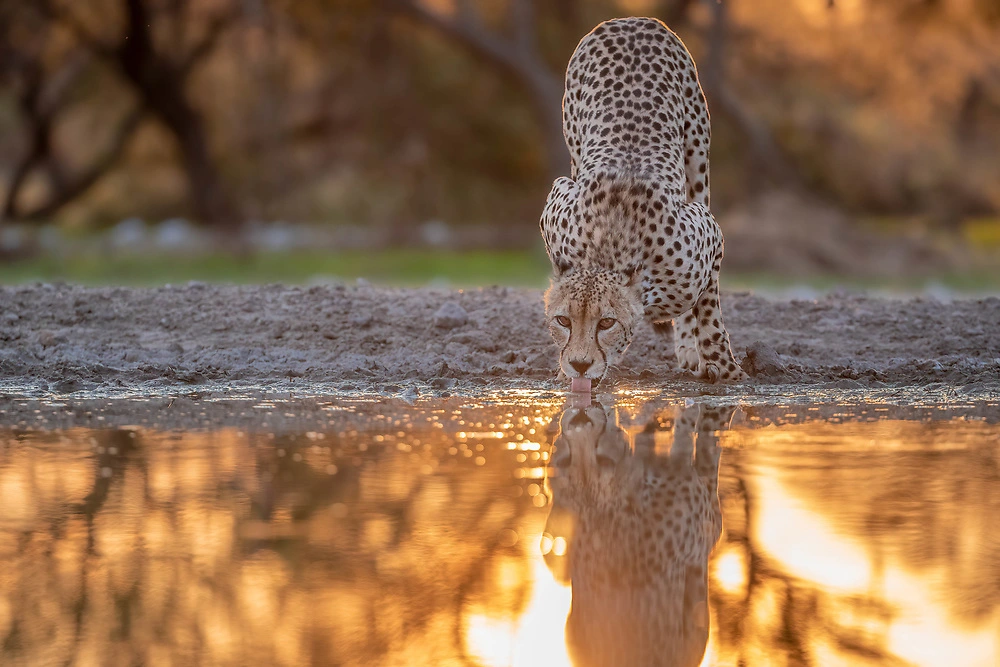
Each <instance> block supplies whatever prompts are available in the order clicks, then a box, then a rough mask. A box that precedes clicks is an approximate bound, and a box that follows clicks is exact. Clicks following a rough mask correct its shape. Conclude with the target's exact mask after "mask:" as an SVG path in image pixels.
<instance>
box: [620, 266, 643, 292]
mask: <svg viewBox="0 0 1000 667" xmlns="http://www.w3.org/2000/svg"><path fill="white" fill-rule="evenodd" d="M623 273H624V274H625V287H634V286H635V285H638V284H639V283H641V282H642V264H640V263H635V264H632V265H631V266H628V267H626V268H625V271H623Z"/></svg>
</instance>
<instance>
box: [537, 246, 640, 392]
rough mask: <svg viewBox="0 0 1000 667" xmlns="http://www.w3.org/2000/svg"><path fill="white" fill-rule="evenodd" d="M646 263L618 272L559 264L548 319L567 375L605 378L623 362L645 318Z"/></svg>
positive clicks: (551, 288)
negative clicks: (644, 286)
mask: <svg viewBox="0 0 1000 667" xmlns="http://www.w3.org/2000/svg"><path fill="white" fill-rule="evenodd" d="M642 314H643V305H642V270H641V266H638V265H636V266H635V267H632V268H629V269H628V270H623V271H615V270H608V269H603V268H575V267H573V266H571V265H569V264H568V263H566V262H563V261H561V262H559V263H557V264H556V265H555V269H554V273H553V276H552V283H551V285H550V286H549V289H548V291H546V292H545V319H546V321H547V323H548V327H549V332H550V333H551V334H552V339H553V340H554V341H555V342H556V345H558V346H559V367H560V369H561V370H562V372H563V373H565V374H566V377H568V378H570V379H571V380H572V379H574V378H586V379H587V380H592V381H594V382H595V383H596V382H600V381H601V379H602V378H603V377H604V376H605V374H607V372H608V369H609V368H610V367H611V366H614V365H615V364H617V363H618V362H619V361H621V358H622V356H624V354H625V350H627V349H628V346H629V345H630V344H631V342H632V334H633V331H634V330H635V327H636V325H637V324H638V323H639V321H640V320H641V319H642Z"/></svg>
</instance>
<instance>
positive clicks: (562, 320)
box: [555, 315, 570, 329]
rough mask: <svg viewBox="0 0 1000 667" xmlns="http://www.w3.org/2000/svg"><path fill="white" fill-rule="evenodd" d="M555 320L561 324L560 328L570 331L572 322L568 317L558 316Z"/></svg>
mask: <svg viewBox="0 0 1000 667" xmlns="http://www.w3.org/2000/svg"><path fill="white" fill-rule="evenodd" d="M555 320H556V322H557V323H558V324H559V326H561V327H566V328H567V329H569V325H570V321H569V318H568V317H566V316H565V315H556V317H555Z"/></svg>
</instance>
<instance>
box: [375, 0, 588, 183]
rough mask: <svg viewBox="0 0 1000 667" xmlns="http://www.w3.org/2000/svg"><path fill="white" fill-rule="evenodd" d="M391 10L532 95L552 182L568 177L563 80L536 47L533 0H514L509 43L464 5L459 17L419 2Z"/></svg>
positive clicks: (405, 1)
mask: <svg viewBox="0 0 1000 667" xmlns="http://www.w3.org/2000/svg"><path fill="white" fill-rule="evenodd" d="M387 1H388V3H389V5H390V6H394V7H396V8H397V9H398V10H399V11H401V12H404V13H406V14H409V15H410V16H412V17H413V18H415V19H417V20H419V21H422V22H423V23H425V24H427V25H429V26H431V27H432V28H434V29H435V30H437V31H439V32H441V33H442V34H444V35H445V36H446V37H449V38H451V39H452V40H454V41H455V42H457V43H458V44H460V45H461V46H462V47H464V48H465V49H466V50H468V51H469V52H470V53H472V54H473V55H474V56H476V57H477V58H480V59H481V60H484V61H486V62H487V63H489V64H491V65H493V66H494V67H495V68H497V69H499V70H500V71H501V73H503V74H505V75H506V76H507V77H508V78H510V79H512V80H513V81H514V82H515V83H517V84H518V85H519V86H521V87H522V88H525V89H527V91H528V93H529V94H530V99H531V102H532V105H533V106H534V107H535V114H536V116H537V118H538V120H539V123H540V125H541V129H542V133H543V137H544V139H545V152H546V158H547V160H548V171H549V175H550V176H551V177H552V178H556V177H558V176H562V175H564V174H565V173H567V171H568V169H567V167H568V165H569V153H568V152H567V149H566V146H565V144H564V143H563V137H562V81H561V79H560V78H559V77H557V76H555V75H554V74H553V73H552V71H551V70H550V69H549V67H548V66H547V65H546V63H545V62H544V61H543V60H542V59H541V58H540V57H539V55H538V53H537V50H536V48H535V37H534V35H535V28H534V19H535V16H534V11H533V7H532V0H514V2H515V5H514V6H512V9H511V12H512V13H511V23H512V24H514V28H515V38H514V40H505V39H503V38H501V37H498V36H497V35H495V34H493V33H490V32H489V31H487V30H486V28H485V27H484V25H483V24H482V23H481V22H480V21H478V19H476V18H475V15H474V14H472V13H471V10H469V9H463V5H464V4H466V2H467V0H466V2H460V4H459V11H458V13H457V14H456V16H455V17H454V18H448V17H447V16H445V15H443V14H440V13H438V12H435V11H433V10H431V9H428V8H427V7H426V6H424V5H423V4H421V3H420V2H419V1H418V0H387Z"/></svg>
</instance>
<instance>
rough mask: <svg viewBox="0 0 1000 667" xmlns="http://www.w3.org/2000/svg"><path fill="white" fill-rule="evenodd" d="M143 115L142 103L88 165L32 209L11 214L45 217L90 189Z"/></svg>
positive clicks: (126, 140)
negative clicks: (47, 199)
mask: <svg viewBox="0 0 1000 667" xmlns="http://www.w3.org/2000/svg"><path fill="white" fill-rule="evenodd" d="M144 115H145V109H144V108H143V107H142V106H139V107H137V108H135V109H133V110H132V111H130V112H129V113H128V114H126V115H125V118H124V119H123V120H122V122H121V123H120V124H119V126H118V128H117V129H116V130H115V132H114V134H113V135H112V137H111V140H110V141H109V142H108V145H107V146H106V147H105V149H104V150H103V151H102V152H101V154H100V155H98V156H97V157H96V158H95V159H94V161H93V162H92V163H91V164H90V166H89V167H87V168H86V169H84V170H83V171H81V172H80V173H78V174H77V175H76V176H74V177H72V178H71V179H70V181H69V183H67V184H65V185H63V186H62V187H61V188H59V189H58V190H56V191H55V192H54V193H53V194H52V196H51V197H50V198H49V201H47V202H45V203H43V204H42V205H40V206H37V207H36V208H34V209H33V210H31V211H26V212H24V213H19V212H17V211H14V212H13V213H14V215H16V217H19V218H23V219H25V220H39V219H44V218H48V217H49V216H51V215H52V214H53V213H55V212H56V211H58V210H59V209H60V208H62V207H63V206H65V205H66V204H68V203H69V202H70V201H72V200H73V199H75V198H76V197H79V196H80V195H82V194H83V193H84V192H86V191H87V190H88V189H90V187H91V186H92V185H94V183H96V182H97V181H98V180H100V178H101V177H102V176H104V174H105V173H106V172H107V171H108V170H109V169H110V168H111V167H113V166H114V164H115V162H117V161H118V158H119V157H120V156H121V154H122V152H123V151H124V149H125V147H126V146H127V145H128V141H129V139H131V138H132V135H133V134H134V133H135V130H136V129H137V128H138V127H139V124H140V122H141V121H142V118H143V116H144ZM12 217H13V216H12Z"/></svg>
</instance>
